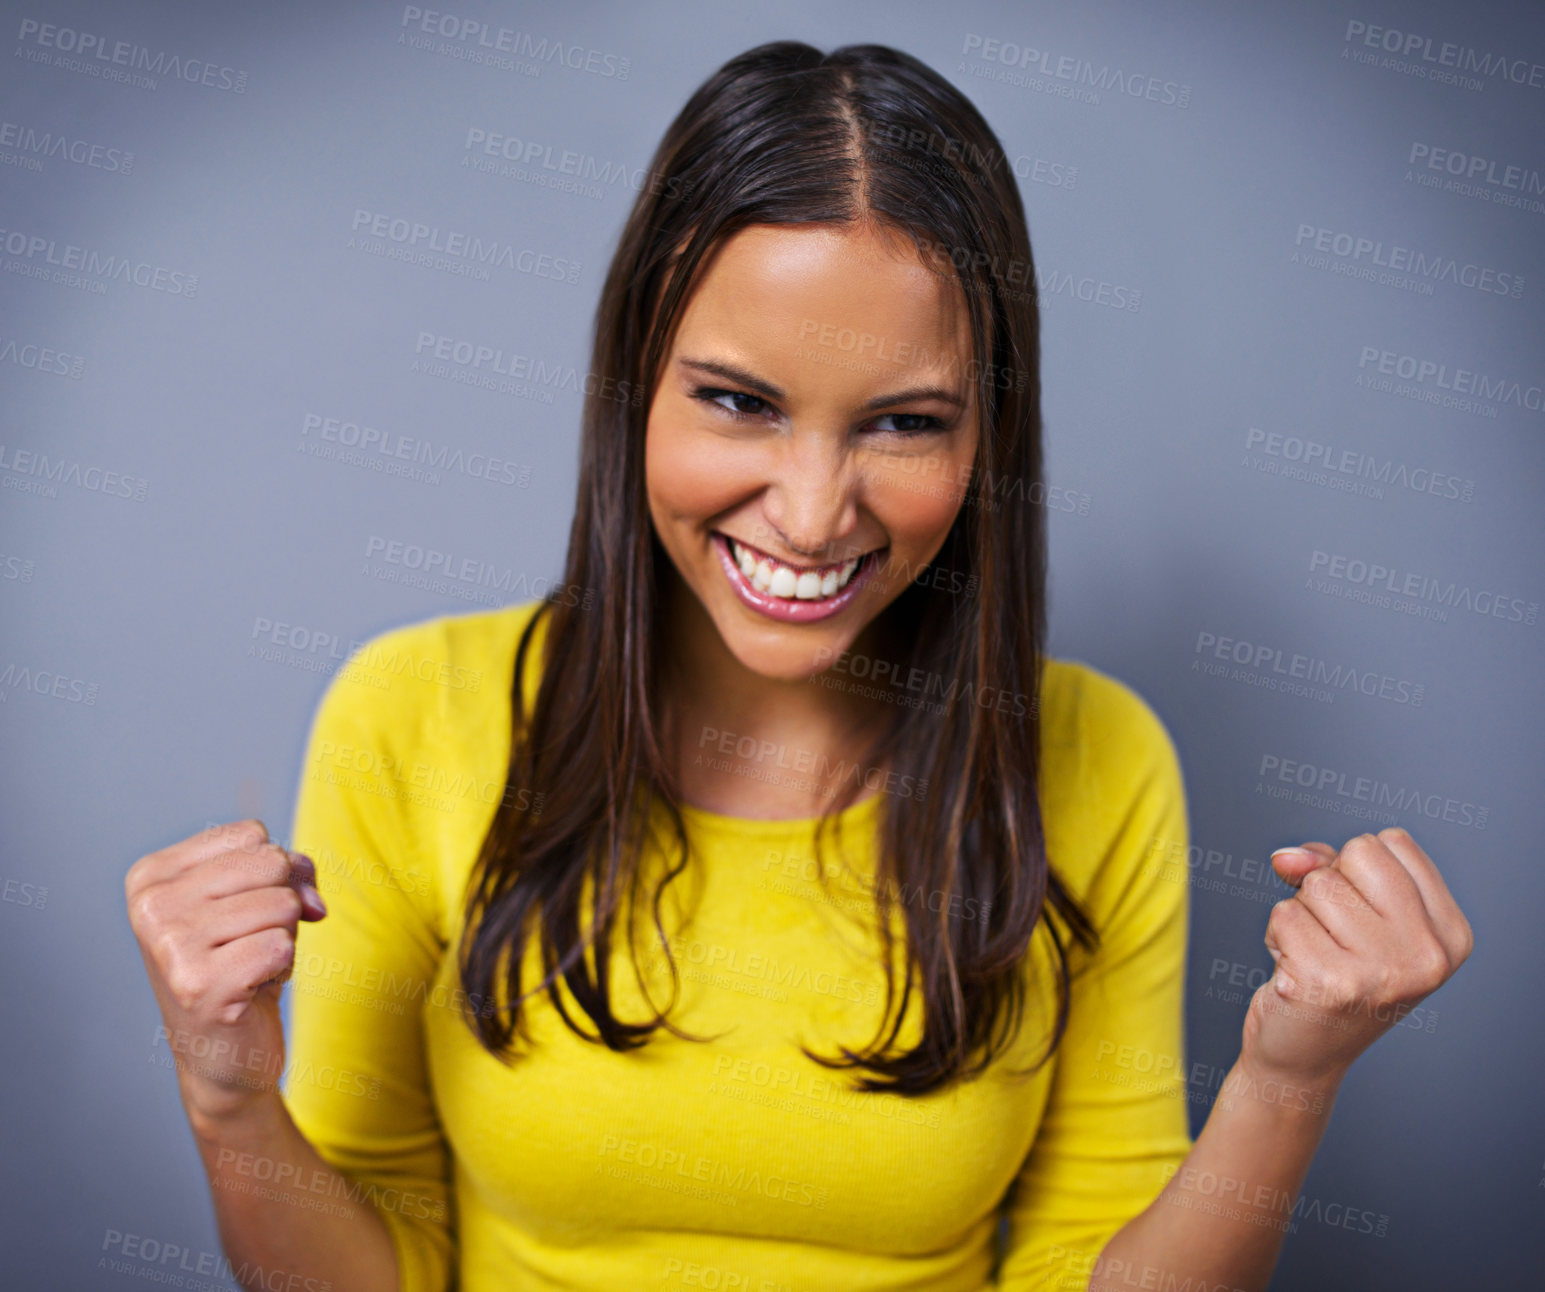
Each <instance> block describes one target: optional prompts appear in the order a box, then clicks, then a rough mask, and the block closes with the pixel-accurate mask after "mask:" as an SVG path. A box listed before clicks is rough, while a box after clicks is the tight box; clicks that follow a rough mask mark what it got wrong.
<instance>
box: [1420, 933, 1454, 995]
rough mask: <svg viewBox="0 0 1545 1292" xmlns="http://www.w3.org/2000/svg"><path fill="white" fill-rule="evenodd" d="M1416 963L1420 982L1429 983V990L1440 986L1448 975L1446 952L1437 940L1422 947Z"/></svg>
mask: <svg viewBox="0 0 1545 1292" xmlns="http://www.w3.org/2000/svg"><path fill="white" fill-rule="evenodd" d="M1416 963H1417V971H1418V973H1419V975H1420V977H1421V980H1422V982H1424V983H1430V984H1431V987H1430V988H1429V990H1431V989H1432V988H1435V987H1438V986H1441V985H1442V983H1443V982H1444V980H1445V979H1447V977H1448V975H1449V962H1448V952H1446V951H1445V950H1444V949H1443V948H1442V947H1441V946H1440V945H1439V944H1438V943H1437V941H1432V942H1429V943H1428V944H1427V945H1426V946H1425V947H1424V948H1422V950H1421V951H1420V952H1419V953H1418V955H1417V958H1416Z"/></svg>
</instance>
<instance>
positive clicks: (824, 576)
mask: <svg viewBox="0 0 1545 1292" xmlns="http://www.w3.org/2000/svg"><path fill="white" fill-rule="evenodd" d="M726 537H728V536H726ZM729 545H730V555H731V556H732V557H733V558H734V560H735V564H736V565H737V566H739V567H740V572H741V573H742V574H743V575H745V577H746V579H747V581H748V582H749V583H750V584H751V586H752V587H753V588H755V589H756V590H757V591H758V592H766V593H768V594H769V595H771V596H774V597H781V598H783V599H784V600H789V601H794V600H797V601H819V600H820V599H821V598H823V597H830V596H834V595H835V594H836V593H837V592H838V591H839V590H841V589H842V588H845V587H847V585H848V581H849V580H850V579H851V578H852V577H853V571H855V570H856V569H858V566H859V563H860V561H861V560H862V558H861V557H854V558H853V559H851V560H848V561H844V562H843V563H842V565H841V566H840V567H839V568H837V569H829V570H826V571H825V572H824V573H822V572H818V571H816V570H802V571H798V572H796V571H794V570H792V569H790V568H789V567H788V566H786V565H777V566H775V565H773V563H772V562H771V561H769V560H767V559H766V558H765V557H764V558H762V559H761V560H758V559H757V558H756V557H754V556H752V555H751V552H750V551H749V550H748V549H747V548H744V547H742V546H741V545H740V544H739V543H737V542H736V541H735V540H734V539H733V538H731V539H729Z"/></svg>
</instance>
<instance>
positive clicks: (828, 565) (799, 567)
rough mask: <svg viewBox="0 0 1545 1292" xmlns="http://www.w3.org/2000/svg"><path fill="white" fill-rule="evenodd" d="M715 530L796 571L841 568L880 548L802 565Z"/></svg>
mask: <svg viewBox="0 0 1545 1292" xmlns="http://www.w3.org/2000/svg"><path fill="white" fill-rule="evenodd" d="M714 532H715V533H717V534H724V537H725V538H728V539H732V540H733V541H734V542H735V543H736V544H737V545H738V546H740V547H743V548H745V549H746V550H747V551H748V552H755V553H756V554H757V555H758V556H765V557H766V558H767V559H768V560H769V561H771V562H772V563H773V564H774V565H783V566H787V567H788V568H789V569H791V570H794V571H795V572H796V573H805V572H807V571H808V572H817V573H819V572H820V571H823V570H840V569H841V568H842V567H843V566H844V565H846V564H847V563H848V562H849V561H853V560H861V559H862V558H863V557H865V556H868V555H869V553H870V552H877V551H879V550H880V549H879V548H868V549H866V550H865V551H862V552H854V553H852V554H851V555H849V556H844V557H842V558H840V559H839V560H836V561H827V562H825V563H824V564H821V565H801V564H799V563H798V562H797V561H790V560H788V559H787V558H785V557H782V556H774V555H773V554H772V553H771V552H768V551H764V550H763V549H762V548H760V547H758V546H757V545H756V544H755V543H748V542H746V540H745V539H743V538H736V537H735V535H733V534H725V533H724V531H723V530H715V531H714Z"/></svg>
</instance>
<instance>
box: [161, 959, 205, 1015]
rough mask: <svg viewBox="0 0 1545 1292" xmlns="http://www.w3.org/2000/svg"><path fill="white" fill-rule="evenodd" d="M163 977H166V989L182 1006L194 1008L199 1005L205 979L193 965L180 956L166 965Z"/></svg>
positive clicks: (187, 1008)
mask: <svg viewBox="0 0 1545 1292" xmlns="http://www.w3.org/2000/svg"><path fill="white" fill-rule="evenodd" d="M163 977H164V978H165V979H166V990H167V991H168V992H170V993H171V996H172V999H173V1000H175V1001H176V1002H177V1004H178V1006H179V1007H180V1008H182V1009H186V1010H193V1009H196V1008H197V1007H198V1003H199V1001H200V1000H201V999H202V998H203V995H204V981H203V975H202V974H200V973H198V972H197V971H196V970H195V968H194V967H193V966H192V965H190V964H189V963H188V962H187V961H186V960H185V959H183V958H181V957H178V958H176V959H174V960H173V961H172V963H171V964H169V965H168V966H167V967H166V969H165V970H164V971H163Z"/></svg>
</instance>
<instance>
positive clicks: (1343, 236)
mask: <svg viewBox="0 0 1545 1292" xmlns="http://www.w3.org/2000/svg"><path fill="white" fill-rule="evenodd" d="M1293 245H1294V246H1295V247H1296V248H1298V249H1299V250H1300V251H1317V252H1320V253H1322V254H1324V255H1331V256H1336V257H1338V258H1340V259H1343V260H1348V261H1353V262H1358V263H1361V262H1362V261H1364V260H1366V261H1367V262H1368V263H1369V264H1370V265H1377V266H1379V267H1380V268H1381V269H1389V270H1394V271H1397V272H1400V273H1407V274H1414V275H1416V277H1418V278H1426V279H1430V280H1433V281H1435V282H1440V283H1454V284H1457V285H1458V286H1460V287H1471V288H1474V289H1475V290H1476V291H1482V292H1495V293H1496V294H1497V295H1498V296H1511V297H1513V299H1515V300H1517V299H1518V298H1519V297H1521V296H1522V295H1523V294H1524V278H1523V275H1522V274H1510V273H1508V272H1506V271H1505V270H1501V269H1493V268H1491V267H1490V266H1487V265H1476V264H1463V265H1461V264H1460V263H1459V262H1458V261H1457V260H1455V259H1454V258H1453V257H1452V256H1442V255H1429V254H1428V253H1427V252H1425V251H1420V250H1418V249H1417V248H1415V247H1402V246H1400V245H1399V244H1398V243H1386V242H1384V241H1383V240H1382V239H1379V238H1369V237H1366V236H1364V235H1362V234H1353V233H1342V232H1339V231H1337V230H1335V229H1327V228H1324V227H1323V226H1321V225H1316V224H1300V225H1299V226H1298V232H1297V234H1296V236H1295V237H1294V239H1293Z"/></svg>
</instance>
